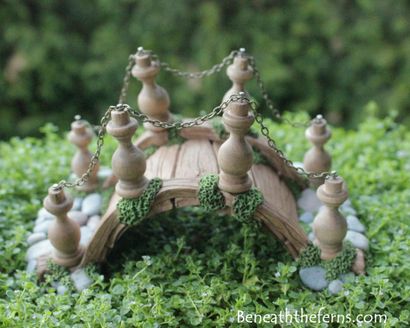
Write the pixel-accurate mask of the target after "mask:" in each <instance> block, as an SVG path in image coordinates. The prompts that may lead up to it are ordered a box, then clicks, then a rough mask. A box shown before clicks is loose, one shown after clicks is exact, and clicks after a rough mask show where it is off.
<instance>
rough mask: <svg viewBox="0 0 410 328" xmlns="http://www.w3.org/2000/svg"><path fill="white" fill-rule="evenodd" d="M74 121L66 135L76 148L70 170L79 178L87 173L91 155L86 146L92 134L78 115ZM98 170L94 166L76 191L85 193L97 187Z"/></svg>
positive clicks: (96, 166) (97, 166)
mask: <svg viewBox="0 0 410 328" xmlns="http://www.w3.org/2000/svg"><path fill="white" fill-rule="evenodd" d="M74 119H75V121H74V122H73V123H71V131H70V133H69V134H68V140H70V142H71V143H73V144H74V145H75V146H77V148H78V149H77V152H76V153H75V155H74V157H73V159H72V161H71V169H72V171H73V172H74V173H75V175H76V176H77V177H78V178H80V177H81V176H82V175H83V174H84V173H85V172H87V169H88V166H89V165H90V162H91V158H92V154H91V153H90V151H89V150H88V145H89V144H90V142H91V141H92V138H93V135H94V134H93V132H92V130H91V129H90V128H89V126H88V124H87V123H86V122H85V121H83V120H81V116H80V115H76V116H75V117H74ZM98 169H99V164H97V165H95V166H94V169H93V170H92V171H91V174H90V176H89V177H88V180H87V181H86V182H85V183H84V184H82V185H81V186H78V187H77V189H78V190H80V191H86V192H90V191H93V190H95V189H96V188H97V187H98V177H97V173H98Z"/></svg>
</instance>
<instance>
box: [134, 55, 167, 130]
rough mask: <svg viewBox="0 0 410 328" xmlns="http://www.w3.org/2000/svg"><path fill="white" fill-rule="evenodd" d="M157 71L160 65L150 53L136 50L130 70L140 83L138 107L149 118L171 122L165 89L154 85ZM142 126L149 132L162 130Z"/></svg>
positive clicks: (147, 125)
mask: <svg viewBox="0 0 410 328" xmlns="http://www.w3.org/2000/svg"><path fill="white" fill-rule="evenodd" d="M159 71H160V64H159V62H158V61H154V60H153V59H152V56H151V54H150V52H148V51H145V50H144V49H143V48H142V47H140V48H138V52H137V54H136V56H135V66H134V67H133V69H132V75H133V76H134V77H136V78H137V79H138V80H140V81H141V82H142V89H141V92H140V93H139V95H138V106H139V108H140V110H141V112H143V113H144V114H146V115H148V116H149V117H150V118H152V119H157V120H160V121H163V122H168V121H170V120H171V114H170V112H169V104H170V101H169V96H168V93H167V92H166V91H165V89H163V88H162V87H160V86H159V85H158V84H156V83H155V77H156V76H157V75H158V73H159ZM144 126H145V128H147V129H149V130H151V131H163V130H164V129H163V128H159V127H155V126H153V125H152V124H150V123H145V124H144Z"/></svg>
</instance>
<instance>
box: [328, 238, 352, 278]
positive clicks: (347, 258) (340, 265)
mask: <svg viewBox="0 0 410 328" xmlns="http://www.w3.org/2000/svg"><path fill="white" fill-rule="evenodd" d="M355 258H356V248H354V247H353V245H352V244H351V243H349V242H346V243H344V245H343V250H342V252H341V253H340V254H338V255H337V256H336V257H335V258H333V259H331V260H329V261H323V264H324V267H325V268H326V279H327V280H329V281H331V280H335V279H337V278H338V277H339V275H341V274H342V273H347V272H349V271H350V270H351V267H352V264H353V261H354V259H355Z"/></svg>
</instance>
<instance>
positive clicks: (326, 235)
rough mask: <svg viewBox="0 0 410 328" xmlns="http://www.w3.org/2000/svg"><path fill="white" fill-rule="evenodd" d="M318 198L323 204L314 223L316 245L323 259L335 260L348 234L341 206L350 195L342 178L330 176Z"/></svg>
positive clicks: (318, 193) (318, 191) (318, 192)
mask: <svg viewBox="0 0 410 328" xmlns="http://www.w3.org/2000/svg"><path fill="white" fill-rule="evenodd" d="M317 196H318V198H319V199H320V200H321V201H322V202H323V204H324V206H322V207H321V208H320V210H319V213H318V214H317V215H316V217H315V220H314V221H313V232H314V234H315V241H314V243H315V244H316V245H317V246H318V247H319V248H320V250H321V258H322V259H323V260H330V259H332V258H334V257H335V256H336V255H337V254H338V253H339V252H340V251H341V250H342V246H343V239H344V238H345V236H346V232H347V223H346V219H345V217H344V216H343V215H342V214H341V213H340V212H339V206H340V205H341V204H342V203H343V202H344V201H345V200H346V199H347V197H348V193H347V190H346V188H345V186H344V181H343V179H342V178H341V177H335V176H330V177H328V178H327V179H326V180H325V183H324V184H322V185H321V186H320V187H319V188H318V190H317Z"/></svg>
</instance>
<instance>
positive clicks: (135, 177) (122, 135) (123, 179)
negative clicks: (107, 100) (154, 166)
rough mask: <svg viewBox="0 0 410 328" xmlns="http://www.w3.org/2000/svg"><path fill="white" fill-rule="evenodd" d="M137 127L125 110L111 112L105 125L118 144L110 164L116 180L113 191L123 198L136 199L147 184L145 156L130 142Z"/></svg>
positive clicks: (135, 121)
mask: <svg viewBox="0 0 410 328" xmlns="http://www.w3.org/2000/svg"><path fill="white" fill-rule="evenodd" d="M137 127H138V122H137V120H135V119H134V118H131V117H130V115H129V113H128V111H127V110H122V111H119V110H114V111H112V112H111V121H110V122H108V124H107V132H108V133H109V134H111V135H112V136H113V137H114V138H116V139H117V140H118V142H119V145H118V148H117V150H116V151H115V152H114V155H113V156H112V161H111V163H112V170H113V173H114V175H115V176H116V177H117V178H118V183H117V185H116V187H115V190H116V192H117V194H118V195H119V196H121V197H123V198H136V197H138V196H139V195H140V194H141V193H142V192H143V191H144V189H145V186H146V184H147V182H148V180H147V179H146V178H145V176H144V173H145V169H146V162H145V155H144V153H143V152H142V150H141V149H139V148H138V147H136V146H134V145H133V144H132V142H131V138H132V136H133V134H134V132H135V130H136V129H137Z"/></svg>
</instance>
